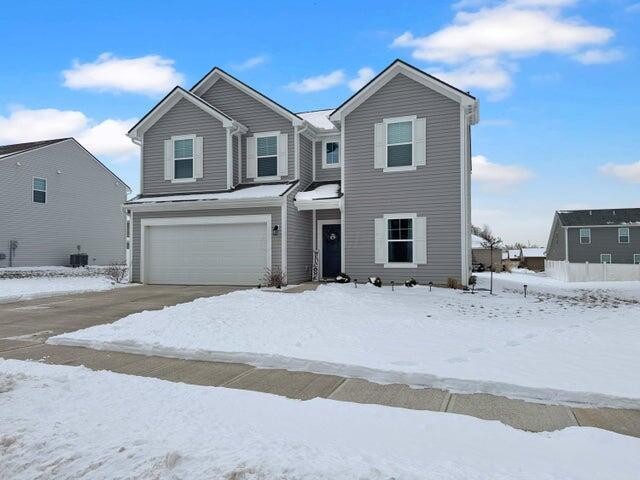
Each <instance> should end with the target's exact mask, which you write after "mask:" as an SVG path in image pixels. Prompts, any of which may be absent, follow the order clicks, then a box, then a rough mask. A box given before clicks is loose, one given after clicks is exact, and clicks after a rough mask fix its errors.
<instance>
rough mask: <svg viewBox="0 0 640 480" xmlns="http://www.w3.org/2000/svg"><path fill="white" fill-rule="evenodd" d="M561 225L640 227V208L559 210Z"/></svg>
mask: <svg viewBox="0 0 640 480" xmlns="http://www.w3.org/2000/svg"><path fill="white" fill-rule="evenodd" d="M556 213H557V215H558V219H559V220H560V224H561V225H562V226H564V227H578V226H597V225H601V226H606V225H627V224H638V225H640V208H609V209H599V210H558V211H557V212H556Z"/></svg>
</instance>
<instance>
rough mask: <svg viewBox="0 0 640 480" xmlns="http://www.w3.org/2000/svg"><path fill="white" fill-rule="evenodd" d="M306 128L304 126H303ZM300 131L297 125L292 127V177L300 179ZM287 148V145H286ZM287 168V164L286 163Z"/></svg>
mask: <svg viewBox="0 0 640 480" xmlns="http://www.w3.org/2000/svg"><path fill="white" fill-rule="evenodd" d="M305 128H306V127H305ZM298 135H300V131H299V130H298V127H297V126H294V127H293V178H294V180H300V138H299V137H298ZM287 148H289V146H288V145H287ZM287 168H288V165H287Z"/></svg>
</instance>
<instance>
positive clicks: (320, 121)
mask: <svg viewBox="0 0 640 480" xmlns="http://www.w3.org/2000/svg"><path fill="white" fill-rule="evenodd" d="M331 112H333V109H329V110H317V111H315V112H301V113H297V114H296V115H298V116H299V117H302V118H303V119H304V120H306V121H307V122H309V123H310V124H311V125H313V126H314V127H316V128H319V129H321V130H336V126H335V125H334V124H333V123H331V121H330V120H329V115H331Z"/></svg>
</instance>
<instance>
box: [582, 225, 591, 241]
mask: <svg viewBox="0 0 640 480" xmlns="http://www.w3.org/2000/svg"><path fill="white" fill-rule="evenodd" d="M580 243H583V244H586V243H591V229H590V228H581V229H580Z"/></svg>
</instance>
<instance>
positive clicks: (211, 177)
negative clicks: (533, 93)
mask: <svg viewBox="0 0 640 480" xmlns="http://www.w3.org/2000/svg"><path fill="white" fill-rule="evenodd" d="M174 135H197V136H199V137H203V141H202V143H203V145H202V146H203V159H202V165H203V176H202V178H199V179H197V180H196V181H195V182H189V183H171V181H170V180H165V179H164V141H165V140H168V139H170V138H171V137H172V136H174ZM142 175H143V179H144V181H143V188H144V191H143V193H144V194H145V195H149V194H156V193H185V192H207V191H219V190H226V189H227V132H226V129H225V128H224V127H223V126H222V122H220V121H219V120H218V119H216V118H214V117H212V116H211V115H210V114H209V113H207V112H205V111H204V110H202V109H201V108H199V107H196V106H195V105H193V104H192V103H191V102H189V101H188V100H185V99H182V100H180V101H179V102H178V103H176V104H175V105H174V106H173V107H172V108H171V109H170V110H169V111H168V112H167V113H165V114H164V116H163V117H162V118H160V119H159V120H158V121H157V122H156V123H155V124H154V125H152V126H151V128H149V130H147V131H146V132H145V133H144V138H143V147H142Z"/></svg>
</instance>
